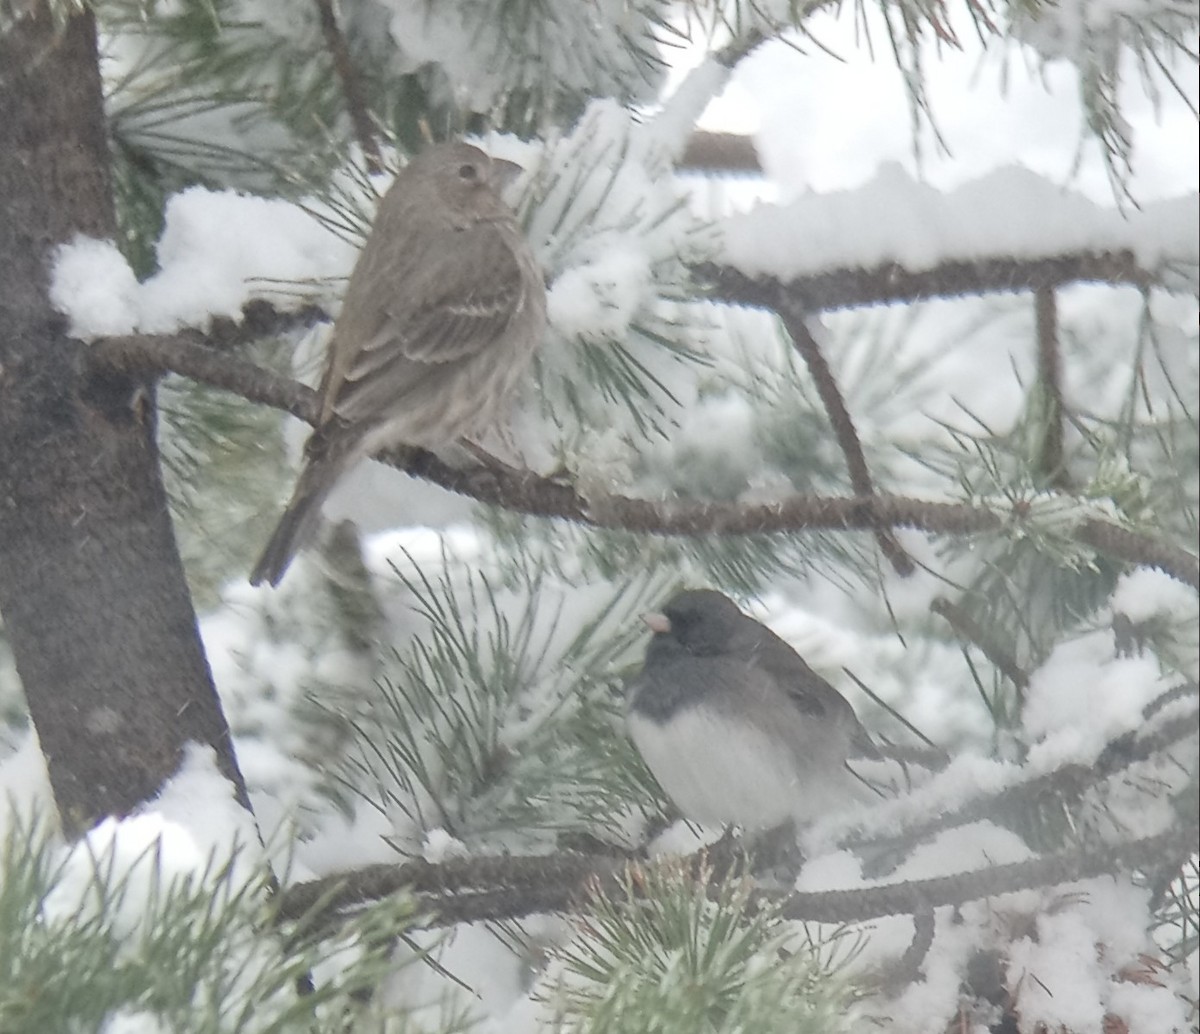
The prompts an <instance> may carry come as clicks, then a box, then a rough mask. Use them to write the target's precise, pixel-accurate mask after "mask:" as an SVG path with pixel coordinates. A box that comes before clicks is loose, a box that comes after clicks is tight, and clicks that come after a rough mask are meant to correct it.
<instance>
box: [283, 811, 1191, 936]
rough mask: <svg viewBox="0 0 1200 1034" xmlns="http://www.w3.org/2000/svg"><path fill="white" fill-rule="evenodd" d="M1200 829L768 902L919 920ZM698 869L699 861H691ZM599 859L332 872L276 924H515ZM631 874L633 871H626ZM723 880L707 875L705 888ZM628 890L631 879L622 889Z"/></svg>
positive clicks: (1153, 852) (560, 908) (293, 893)
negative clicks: (348, 916)
mask: <svg viewBox="0 0 1200 1034" xmlns="http://www.w3.org/2000/svg"><path fill="white" fill-rule="evenodd" d="M1198 836H1200V826H1198V825H1197V824H1195V823H1193V824H1189V825H1186V826H1183V827H1182V828H1179V829H1174V830H1171V831H1169V832H1167V833H1162V834H1158V835H1156V836H1150V837H1144V838H1142V839H1139V840H1133V841H1129V842H1127V843H1123V844H1106V845H1104V848H1103V850H1097V849H1096V848H1095V847H1093V846H1088V847H1085V848H1081V849H1076V850H1069V851H1060V852H1057V853H1055V854H1049V855H1043V856H1042V857H1039V858H1033V859H1029V860H1028V861H1024V862H1013V863H1010V864H1007V865H997V866H990V867H988V868H985V869H974V870H970V871H967V872H961V873H954V874H953V875H950V876H937V877H933V878H931V879H926V880H908V881H904V882H902V883H894V884H885V885H881V886H870V887H854V888H851V889H848V890H828V891H814V892H803V893H799V892H798V893H791V894H788V895H787V896H786V897H785V898H783V899H782V901H779V899H778V897H777V896H775V895H767V894H765V893H764V894H763V895H762V897H763V899H764V900H767V899H768V898H774V899H775V900H776V901H778V902H779V904H780V914H781V915H783V916H784V917H786V918H789V919H795V920H799V921H804V922H823V923H848V922H861V921H864V920H869V919H878V918H881V917H883V916H891V915H905V914H908V915H912V914H920V913H923V912H925V911H926V910H928V909H931V908H939V907H942V906H944V905H963V904H966V903H967V902H969V901H978V900H980V899H981V898H987V897H995V896H996V895H999V894H1011V893H1013V892H1015V891H1019V890H1028V889H1031V888H1036V887H1048V886H1053V885H1057V884H1061V883H1071V882H1074V881H1076V880H1083V879H1091V878H1094V877H1096V876H1105V875H1111V874H1113V873H1119V872H1128V871H1131V870H1137V869H1155V868H1157V866H1158V864H1159V863H1161V861H1162V859H1163V858H1164V857H1166V858H1174V857H1176V856H1177V855H1178V854H1179V852H1180V851H1182V850H1187V851H1191V852H1194V851H1195V850H1196V847H1195V844H1196V840H1197V837H1198ZM694 861H695V862H696V864H697V866H701V865H703V861H704V856H703V853H701V855H698V856H694ZM631 864H632V865H635V866H640V865H641V864H642V863H629V862H623V861H619V860H616V859H613V858H612V857H608V856H599V857H597V856H595V855H556V856H544V857H519V856H511V855H510V856H501V857H493V858H479V859H472V860H469V861H456V862H447V863H442V864H437V865H435V864H431V863H428V862H409V863H406V864H403V865H396V866H387V865H377V866H372V867H370V868H369V869H364V870H361V871H359V872H354V873H346V874H338V875H335V876H329V877H325V878H323V879H320V880H314V881H311V882H309V883H301V884H298V885H296V886H294V887H291V888H289V889H288V890H285V891H284V892H283V894H282V895H281V896H280V898H279V903H278V910H277V913H276V917H277V919H278V920H280V921H285V922H286V921H302V922H303V923H304V924H305V925H308V924H313V923H320V924H324V923H325V922H327V921H328V920H329V919H330V918H331V917H332V916H333V915H334V914H336V913H337V912H340V911H343V910H345V909H348V908H350V907H352V906H358V905H362V904H366V903H368V902H371V901H375V900H379V899H380V898H382V897H386V896H388V895H390V894H395V893H401V892H405V893H408V894H411V895H413V897H414V899H415V908H416V910H417V912H418V913H422V914H424V916H425V919H424V921H423V924H421V925H424V926H427V927H438V926H445V925H452V924H454V923H461V922H480V921H495V920H499V919H520V918H523V917H526V916H530V915H537V914H544V913H552V912H564V911H570V910H571V909H573V908H575V907H577V906H578V905H579V903H580V901H581V897H582V895H583V894H584V892H594V891H597V890H601V891H604V892H607V893H612V892H614V891H616V890H617V889H618V888H620V887H622V886H624V885H625V884H626V882H627V881H626V880H625V879H624V873H625V870H626V867H627V866H629V865H631ZM635 871H636V870H635ZM726 875H728V873H727V872H726V871H725V870H724V869H723V868H721V867H718V869H716V870H714V871H713V879H714V882H715V881H716V880H718V879H723V878H724V877H725V876H726ZM628 883H629V884H630V885H632V886H637V885H638V881H637V880H632V881H628Z"/></svg>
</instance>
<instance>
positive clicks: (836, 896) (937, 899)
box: [783, 826, 1197, 923]
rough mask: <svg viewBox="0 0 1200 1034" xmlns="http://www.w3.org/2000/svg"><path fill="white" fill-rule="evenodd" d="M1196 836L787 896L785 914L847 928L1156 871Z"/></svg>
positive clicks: (1183, 833) (1179, 834) (1177, 833)
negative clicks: (885, 918) (923, 911)
mask: <svg viewBox="0 0 1200 1034" xmlns="http://www.w3.org/2000/svg"><path fill="white" fill-rule="evenodd" d="M1196 837H1197V829H1196V828H1195V827H1194V826H1193V827H1188V828H1185V829H1181V830H1171V831H1170V832H1168V833H1161V834H1159V835H1158V836H1152V837H1145V838H1144V839H1141V840H1133V841H1130V842H1128V843H1124V844H1106V845H1105V846H1104V849H1103V850H1097V849H1096V848H1095V847H1092V846H1089V847H1085V848H1082V849H1079V850H1073V851H1060V852H1058V853H1056V854H1050V855H1043V856H1042V857H1040V858H1032V859H1030V860H1028V861H1025V862H1013V863H1011V864H1009V865H997V866H992V867H991V868H987V869H975V870H972V871H970V872H961V873H954V874H953V875H951V876H935V877H933V878H931V879H927V880H912V881H908V882H904V883H894V884H887V885H884V886H877V887H856V888H853V889H851V890H830V891H815V892H810V893H797V894H792V895H791V896H789V897H788V899H787V901H786V902H785V904H784V906H783V913H784V915H785V916H787V917H788V918H789V919H799V920H807V921H809V922H821V923H848V922H858V921H863V920H867V919H878V918H880V917H882V916H893V915H904V914H913V913H915V912H918V911H920V910H921V909H923V908H926V907H933V908H937V907H941V906H943V905H964V904H966V903H967V902H968V901H978V900H980V899H981V898H990V897H995V896H996V895H999V894H1011V893H1013V892H1014V891H1018V890H1028V889H1030V888H1033V887H1048V886H1053V885H1057V884H1060V883H1073V882H1074V881H1076V880H1086V879H1091V878H1093V877H1096V876H1105V875H1110V874H1112V873H1117V872H1128V871H1130V870H1134V869H1141V868H1147V867H1148V868H1154V867H1156V866H1157V864H1158V863H1159V862H1160V861H1161V860H1162V858H1163V857H1164V856H1167V855H1168V853H1169V852H1174V851H1178V850H1179V849H1180V848H1183V847H1186V848H1189V849H1190V850H1191V851H1193V852H1194V851H1195V850H1196V846H1195V844H1196Z"/></svg>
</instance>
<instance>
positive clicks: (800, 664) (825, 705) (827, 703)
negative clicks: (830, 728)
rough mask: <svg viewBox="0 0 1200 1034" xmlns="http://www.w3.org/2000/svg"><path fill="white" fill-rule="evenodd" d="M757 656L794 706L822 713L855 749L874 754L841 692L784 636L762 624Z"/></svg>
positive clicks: (873, 747)
mask: <svg viewBox="0 0 1200 1034" xmlns="http://www.w3.org/2000/svg"><path fill="white" fill-rule="evenodd" d="M762 631H763V633H764V634H763V636H762V637H761V640H760V641H759V643H758V648H757V651H756V660H757V662H758V664H759V665H760V666H761V667H762V669H763V670H764V671H766V672H767V673H768V674H770V675H771V676H772V677H773V678H774V679H775V680H776V682H777V683H778V685H779V687H780V688H781V689H783V691H784V692H785V693H786V694H787V696H788V699H789V700H791V702H792V703H793V704H795V706H796V708H797V709H798V710H800V711H801V712H803V713H804V714H807V715H812V716H814V717H823V718H825V719H827V720H828V721H829V722H830V723H832V724H833V725H835V726H836V727H840V728H842V729H844V730H845V731H846V732H847V734H848V735H849V737H850V743H851V744H852V746H853V748H854V751H853V752H854V753H855V754H858V755H861V756H865V757H876V756H878V751H877V750H876V748H875V745H874V744H873V743H872V742H871V737H870V735H869V734H868V733H867V730H866V729H864V728H863V726H862V723H860V722H859V720H858V716H857V715H856V714H855V713H854V708H853V707H851V706H850V701H848V700H847V699H846V698H845V697H844V696H842V694H841V693H839V692H838V691H837V690H836V689H835V688H834V687H833V686H831V685H830V684H829V683H828V682H827V681H825V679H823V678H822V677H821V676H820V675H818V674H817V673H816V672H815V671H813V669H812V668H810V667H809V666H808V664H807V663H806V662H805V660H804V658H803V657H801V656H800V655H799V654H798V653H796V651H795V650H793V649H792V647H791V646H789V645H788V643H786V642H785V641H784V640H783V639H780V638H779V636H777V635H776V634H775V633H774V632H772V631H771V630H770V629H768V628H763V629H762Z"/></svg>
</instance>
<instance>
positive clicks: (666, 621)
mask: <svg viewBox="0 0 1200 1034" xmlns="http://www.w3.org/2000/svg"><path fill="white" fill-rule="evenodd" d="M642 623H643V624H644V625H645V626H646V627H647V628H648V629H650V631H651V632H653V633H655V634H656V635H666V634H667V633H668V632H670V631H671V619H670V618H669V617H667V615H666V614H643V615H642Z"/></svg>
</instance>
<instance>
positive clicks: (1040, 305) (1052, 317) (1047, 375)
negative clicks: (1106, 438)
mask: <svg viewBox="0 0 1200 1034" xmlns="http://www.w3.org/2000/svg"><path fill="white" fill-rule="evenodd" d="M1033 306H1034V320H1035V323H1036V333H1037V369H1038V390H1039V391H1041V393H1042V402H1043V405H1044V406H1045V412H1044V413H1043V414H1042V416H1043V422H1044V426H1045V429H1046V430H1045V434H1044V435H1043V437H1042V447H1041V450H1040V452H1039V455H1038V459H1037V464H1038V473H1040V474H1041V476H1042V477H1044V478H1045V479H1046V483H1047V484H1050V485H1053V486H1054V487H1055V488H1060V489H1063V490H1064V491H1065V490H1067V489H1069V487H1070V485H1069V480H1068V478H1067V471H1066V468H1065V467H1064V466H1063V463H1064V457H1063V397H1062V358H1061V356H1060V355H1059V350H1058V305H1057V300H1056V298H1055V293H1054V288H1053V287H1039V288H1038V289H1037V292H1036V293H1035V294H1034V299H1033Z"/></svg>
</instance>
